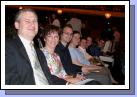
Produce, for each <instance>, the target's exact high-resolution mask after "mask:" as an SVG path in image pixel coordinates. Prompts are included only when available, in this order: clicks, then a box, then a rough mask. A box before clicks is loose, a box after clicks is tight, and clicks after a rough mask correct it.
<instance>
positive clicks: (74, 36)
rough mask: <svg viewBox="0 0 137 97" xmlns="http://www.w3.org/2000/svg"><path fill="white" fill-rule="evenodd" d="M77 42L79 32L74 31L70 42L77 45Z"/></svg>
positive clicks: (78, 40)
mask: <svg viewBox="0 0 137 97" xmlns="http://www.w3.org/2000/svg"><path fill="white" fill-rule="evenodd" d="M79 42H80V32H78V31H74V32H73V36H72V39H71V41H70V44H72V45H73V46H77V45H79Z"/></svg>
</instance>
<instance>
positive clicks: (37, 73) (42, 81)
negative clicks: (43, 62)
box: [30, 43, 49, 85]
mask: <svg viewBox="0 0 137 97" xmlns="http://www.w3.org/2000/svg"><path fill="white" fill-rule="evenodd" d="M30 45H31V57H32V67H33V72H34V77H35V83H36V85H48V84H49V83H48V80H47V78H46V76H45V75H44V73H43V71H42V68H41V66H40V63H39V60H38V57H37V54H36V52H35V49H34V46H33V43H31V44H30Z"/></svg>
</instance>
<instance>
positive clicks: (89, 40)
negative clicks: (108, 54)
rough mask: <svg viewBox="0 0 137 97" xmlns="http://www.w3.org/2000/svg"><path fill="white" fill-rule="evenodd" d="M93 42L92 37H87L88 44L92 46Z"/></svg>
mask: <svg viewBox="0 0 137 97" xmlns="http://www.w3.org/2000/svg"><path fill="white" fill-rule="evenodd" d="M91 44H92V38H90V37H87V46H90V45H91Z"/></svg>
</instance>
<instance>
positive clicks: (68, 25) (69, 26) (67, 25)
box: [61, 24, 73, 34]
mask: <svg viewBox="0 0 137 97" xmlns="http://www.w3.org/2000/svg"><path fill="white" fill-rule="evenodd" d="M67 27H68V28H71V29H72V30H73V28H72V26H71V25H70V24H66V25H65V26H64V27H63V31H62V32H61V34H63V33H64V29H65V28H67Z"/></svg>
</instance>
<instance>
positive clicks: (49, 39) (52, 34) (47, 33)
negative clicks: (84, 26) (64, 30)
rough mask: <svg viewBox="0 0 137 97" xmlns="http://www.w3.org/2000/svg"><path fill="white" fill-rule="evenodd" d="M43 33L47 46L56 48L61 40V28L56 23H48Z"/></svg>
mask: <svg viewBox="0 0 137 97" xmlns="http://www.w3.org/2000/svg"><path fill="white" fill-rule="evenodd" d="M42 33H43V39H44V41H45V47H48V48H51V49H55V47H56V45H57V44H58V41H59V28H58V27H56V26H54V25H48V26H46V27H45V28H44V29H43V31H42Z"/></svg>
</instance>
